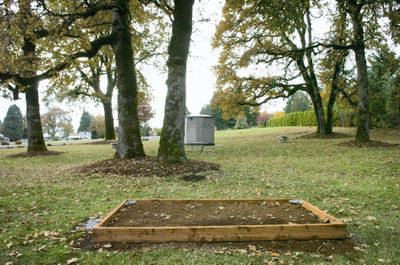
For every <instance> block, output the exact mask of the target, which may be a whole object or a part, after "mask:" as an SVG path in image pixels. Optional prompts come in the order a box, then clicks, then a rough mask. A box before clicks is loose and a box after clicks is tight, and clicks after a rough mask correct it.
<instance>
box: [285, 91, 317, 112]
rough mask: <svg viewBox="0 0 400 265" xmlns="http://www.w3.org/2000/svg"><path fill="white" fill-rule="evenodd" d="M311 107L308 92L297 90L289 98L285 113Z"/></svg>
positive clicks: (305, 109)
mask: <svg viewBox="0 0 400 265" xmlns="http://www.w3.org/2000/svg"><path fill="white" fill-rule="evenodd" d="M310 109H311V100H310V98H309V97H308V96H307V94H306V93H304V92H302V91H297V92H296V93H294V94H293V95H292V96H290V97H289V100H288V101H287V103H286V106H285V109H284V110H285V113H290V112H302V111H307V110H310Z"/></svg>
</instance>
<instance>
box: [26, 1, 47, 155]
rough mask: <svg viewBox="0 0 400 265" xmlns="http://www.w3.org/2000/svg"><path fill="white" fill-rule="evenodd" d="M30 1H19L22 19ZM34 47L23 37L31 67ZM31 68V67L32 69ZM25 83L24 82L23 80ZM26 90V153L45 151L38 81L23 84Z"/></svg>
mask: <svg viewBox="0 0 400 265" xmlns="http://www.w3.org/2000/svg"><path fill="white" fill-rule="evenodd" d="M30 5H31V3H30V1H26V0H25V1H20V2H19V8H20V12H21V13H22V14H23V16H24V18H26V19H28V18H29V16H30V12H31V6H30ZM35 51H36V46H35V44H34V43H33V41H32V39H31V37H30V36H25V37H24V44H23V46H22V52H23V55H24V58H25V60H26V64H27V65H29V66H33V60H35ZM32 68H33V67H32ZM26 74H27V76H33V75H34V74H35V72H34V71H32V70H28V71H27V72H26ZM24 81H25V80H24ZM23 85H24V86H25V88H26V92H25V100H26V127H27V128H26V133H27V137H28V150H27V152H28V153H33V152H45V151H47V148H46V143H45V141H44V137H43V128H42V121H41V119H40V106H39V91H38V88H39V81H30V82H28V83H24V84H23Z"/></svg>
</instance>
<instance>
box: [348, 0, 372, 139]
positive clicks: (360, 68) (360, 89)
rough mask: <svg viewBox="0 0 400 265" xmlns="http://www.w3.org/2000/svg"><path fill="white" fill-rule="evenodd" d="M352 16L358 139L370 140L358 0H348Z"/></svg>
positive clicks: (366, 85) (362, 33)
mask: <svg viewBox="0 0 400 265" xmlns="http://www.w3.org/2000/svg"><path fill="white" fill-rule="evenodd" d="M348 2H349V10H350V17H351V20H352V25H353V39H354V46H355V47H354V48H353V51H354V54H355V57H356V66H357V94H358V122H357V132H356V141H359V142H367V141H369V117H370V114H369V102H368V86H369V85H368V72H367V61H366V59H365V40H364V29H363V22H362V14H361V7H360V6H359V5H357V2H356V1H348Z"/></svg>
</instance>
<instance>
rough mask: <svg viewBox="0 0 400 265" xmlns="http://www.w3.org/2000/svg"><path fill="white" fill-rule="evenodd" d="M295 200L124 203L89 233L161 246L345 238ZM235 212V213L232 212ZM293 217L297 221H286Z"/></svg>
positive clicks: (336, 223)
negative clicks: (167, 243) (175, 243)
mask: <svg viewBox="0 0 400 265" xmlns="http://www.w3.org/2000/svg"><path fill="white" fill-rule="evenodd" d="M295 201H296V200H295ZM297 201H298V204H291V203H289V200H287V199H280V200H276V199H259V200H249V199H244V200H230V199H226V200H225V199H224V200H216V199H215V200H137V201H135V200H125V201H124V202H122V203H121V204H120V205H119V206H118V207H117V208H115V209H114V210H113V211H112V212H111V213H110V214H109V215H108V216H106V217H105V218H104V219H103V220H102V221H101V222H100V223H99V224H98V225H97V226H96V227H95V228H94V229H93V240H94V241H95V242H132V243H144V242H147V243H163V242H223V241H266V240H306V239H341V238H346V237H347V232H346V224H345V223H343V222H341V221H340V220H337V219H336V218H334V217H332V216H331V215H329V214H327V213H325V212H323V211H321V210H320V209H318V208H317V207H315V206H313V205H311V204H310V203H308V202H306V201H303V200H297ZM285 207H286V208H285ZM292 208H293V209H292ZM235 209H239V210H240V211H239V212H236V213H235V212H234V210H235ZM263 209H265V212H263ZM286 209H289V210H286ZM171 211H172V212H171ZM173 211H176V212H173ZM224 211H225V212H228V214H226V213H225V218H224V216H223V215H222V216H220V215H221V213H223V212H224ZM286 211H287V212H288V214H287V216H285V214H286ZM299 211H302V212H300V214H299ZM177 213H178V214H177ZM249 213H251V214H249ZM202 214H203V216H202ZM296 214H297V215H299V217H300V218H297V219H296V216H290V215H296ZM241 215H243V216H244V217H245V218H244V217H242V216H241ZM308 215H310V216H308ZM188 216H189V217H188ZM190 217H192V219H193V220H190V219H191V218H190ZM303 217H304V218H303ZM307 218H311V219H310V220H308V219H307ZM303 219H304V220H303ZM292 220H294V222H292ZM280 221H282V222H281V223H280ZM260 222H263V223H262V224H260Z"/></svg>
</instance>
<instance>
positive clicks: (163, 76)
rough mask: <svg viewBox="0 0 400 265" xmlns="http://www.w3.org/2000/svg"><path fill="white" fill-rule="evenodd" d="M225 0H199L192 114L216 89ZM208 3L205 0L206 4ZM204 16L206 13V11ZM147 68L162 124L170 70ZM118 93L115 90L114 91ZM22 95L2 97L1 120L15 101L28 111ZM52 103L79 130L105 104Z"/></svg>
mask: <svg viewBox="0 0 400 265" xmlns="http://www.w3.org/2000/svg"><path fill="white" fill-rule="evenodd" d="M223 2H224V1H222V0H214V1H207V2H205V1H200V2H199V1H196V2H195V3H196V4H195V6H194V12H193V20H194V26H193V33H192V41H191V46H190V56H189V59H188V67H187V76H186V86H187V87H186V91H187V95H186V105H187V107H188V109H189V111H190V113H191V114H192V115H196V114H199V113H200V110H201V108H202V107H203V106H204V105H206V104H208V103H209V101H210V100H211V97H212V95H213V92H214V89H215V83H216V77H215V75H214V72H213V70H212V68H213V66H215V65H216V64H217V63H218V57H219V54H218V51H217V50H213V49H212V47H211V39H212V36H213V35H214V32H215V27H216V25H217V23H218V21H219V20H220V19H221V13H222V6H223ZM204 3H206V4H204ZM200 13H202V14H208V16H207V18H209V21H207V22H198V21H199V20H200V19H201V18H202V17H201V15H200ZM203 17H204V15H203ZM145 69H146V71H145V72H144V74H145V76H146V78H147V80H148V82H149V84H150V86H151V90H152V94H153V101H152V103H151V106H152V108H153V110H154V114H155V116H154V118H152V119H151V120H150V121H149V123H150V126H151V127H153V128H161V127H162V121H163V117H164V105H165V97H166V94H167V86H166V84H165V81H166V80H167V73H161V72H159V71H157V70H156V69H151V68H145ZM47 85H48V83H47V82H41V84H40V88H39V89H40V98H41V103H42V104H41V113H42V114H44V113H46V111H47V107H46V106H45V104H44V102H43V101H42V99H43V92H44V90H45V88H46V86H47ZM114 94H116V93H114ZM20 97H21V98H22V99H20V100H18V101H12V100H10V99H4V98H2V97H0V120H1V121H3V120H4V117H5V115H6V113H7V109H8V108H9V106H11V105H12V104H16V105H17V106H18V107H19V108H20V109H21V112H22V113H23V115H25V112H26V107H25V99H24V94H21V95H20ZM113 103H114V108H115V111H114V118H115V119H116V118H117V112H116V107H115V104H116V95H114V100H113ZM52 104H55V105H57V107H60V108H62V109H64V110H68V111H69V112H70V114H69V115H70V117H71V118H72V123H73V125H74V130H75V131H76V130H77V128H78V127H79V120H80V117H81V115H82V112H83V110H84V109H85V110H86V111H88V112H90V113H91V114H92V115H94V116H95V115H98V114H101V115H103V110H102V106H101V105H99V104H97V103H95V102H93V101H90V100H86V102H84V103H79V102H77V103H73V104H68V103H65V102H62V103H58V102H54V103H52ZM284 105H285V103H284V101H282V100H277V101H274V102H271V103H269V104H267V105H265V106H263V107H262V110H267V111H268V112H275V111H279V110H282V109H283V107H284Z"/></svg>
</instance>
